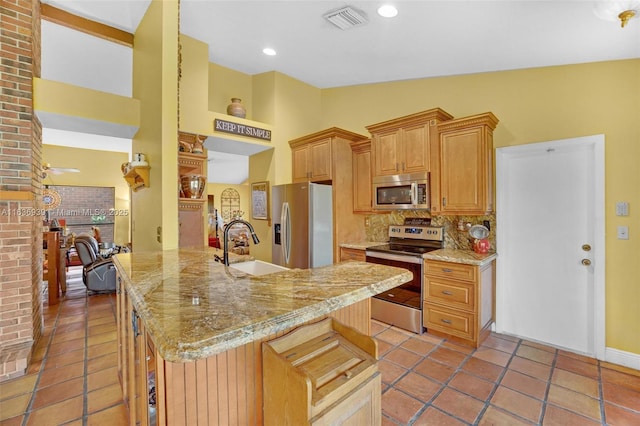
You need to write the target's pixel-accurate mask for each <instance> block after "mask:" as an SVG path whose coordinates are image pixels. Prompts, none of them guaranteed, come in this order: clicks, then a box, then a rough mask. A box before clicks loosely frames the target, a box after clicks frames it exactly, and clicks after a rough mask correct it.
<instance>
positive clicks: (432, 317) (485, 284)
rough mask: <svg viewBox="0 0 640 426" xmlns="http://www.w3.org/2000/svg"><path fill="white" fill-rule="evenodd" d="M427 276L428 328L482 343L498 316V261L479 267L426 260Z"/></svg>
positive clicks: (425, 317)
mask: <svg viewBox="0 0 640 426" xmlns="http://www.w3.org/2000/svg"><path fill="white" fill-rule="evenodd" d="M424 278H425V279H424V293H423V294H424V296H423V297H424V301H423V323H424V326H425V327H426V328H427V331H428V332H430V333H433V334H437V335H444V336H446V337H450V338H453V339H454V340H458V341H460V342H462V343H466V344H469V345H471V346H474V347H476V348H477V347H478V346H480V344H481V343H482V341H483V340H484V339H485V338H486V337H487V336H488V335H489V332H490V327H491V324H493V321H494V319H495V261H491V262H489V263H487V264H485V265H482V266H477V265H466V264H461V263H454V262H442V261H437V260H426V261H425V276H424Z"/></svg>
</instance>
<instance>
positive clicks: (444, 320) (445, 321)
mask: <svg viewBox="0 0 640 426" xmlns="http://www.w3.org/2000/svg"><path fill="white" fill-rule="evenodd" d="M440 321H442V322H443V323H445V324H451V320H448V319H441V320H440Z"/></svg>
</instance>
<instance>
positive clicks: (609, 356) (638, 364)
mask: <svg viewBox="0 0 640 426" xmlns="http://www.w3.org/2000/svg"><path fill="white" fill-rule="evenodd" d="M604 360H605V361H607V362H610V363H612V364H618V365H622V366H624V367H629V368H633V369H634V370H640V355H639V354H634V353H631V352H625V351H621V350H619V349H613V348H606V349H605V353H604Z"/></svg>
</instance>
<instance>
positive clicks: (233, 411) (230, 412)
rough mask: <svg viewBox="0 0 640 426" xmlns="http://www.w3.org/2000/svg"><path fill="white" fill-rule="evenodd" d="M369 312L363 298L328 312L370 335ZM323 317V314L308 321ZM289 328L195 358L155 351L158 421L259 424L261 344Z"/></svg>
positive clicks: (260, 416)
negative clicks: (189, 359)
mask: <svg viewBox="0 0 640 426" xmlns="http://www.w3.org/2000/svg"><path fill="white" fill-rule="evenodd" d="M370 312H371V310H370V302H369V300H368V299H367V300H363V301H360V302H356V303H355V304H353V305H351V306H348V307H345V308H342V309H340V310H338V311H335V312H333V313H331V314H330V315H329V316H331V317H333V318H335V319H337V320H338V321H340V322H341V323H343V324H345V325H348V326H350V327H353V328H355V329H357V330H358V331H360V332H362V333H365V334H367V335H370V329H371V320H370V318H371V314H370ZM323 318H326V316H325V317H322V318H318V319H317V320H314V321H312V322H316V321H320V320H321V319H323ZM288 332H289V330H286V331H283V332H280V333H277V334H273V335H270V336H267V337H265V338H263V339H260V340H258V341H254V342H251V343H248V344H246V345H243V346H240V347H237V348H234V349H229V350H228V351H226V352H223V353H221V354H217V355H213V356H211V357H209V358H204V359H199V360H196V361H194V362H185V363H175V362H168V361H165V360H163V359H162V357H161V356H160V355H159V354H157V355H156V360H157V362H156V366H155V368H156V389H157V392H158V393H157V404H158V405H157V415H158V424H160V425H164V424H169V425H176V426H178V425H185V426H186V425H231V424H247V425H261V424H263V417H262V405H263V394H262V343H263V342H266V341H269V340H273V339H275V338H277V337H280V336H283V335H285V334H286V333H288ZM162 384H164V386H162ZM165 389H166V392H165Z"/></svg>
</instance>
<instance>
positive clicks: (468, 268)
mask: <svg viewBox="0 0 640 426" xmlns="http://www.w3.org/2000/svg"><path fill="white" fill-rule="evenodd" d="M424 271H425V272H424V273H425V275H432V276H435V277H443V278H450V279H453V280H464V281H475V280H476V277H477V272H476V271H477V267H476V266H474V265H465V264H464V263H454V262H441V261H439V260H427V261H426V262H424Z"/></svg>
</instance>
